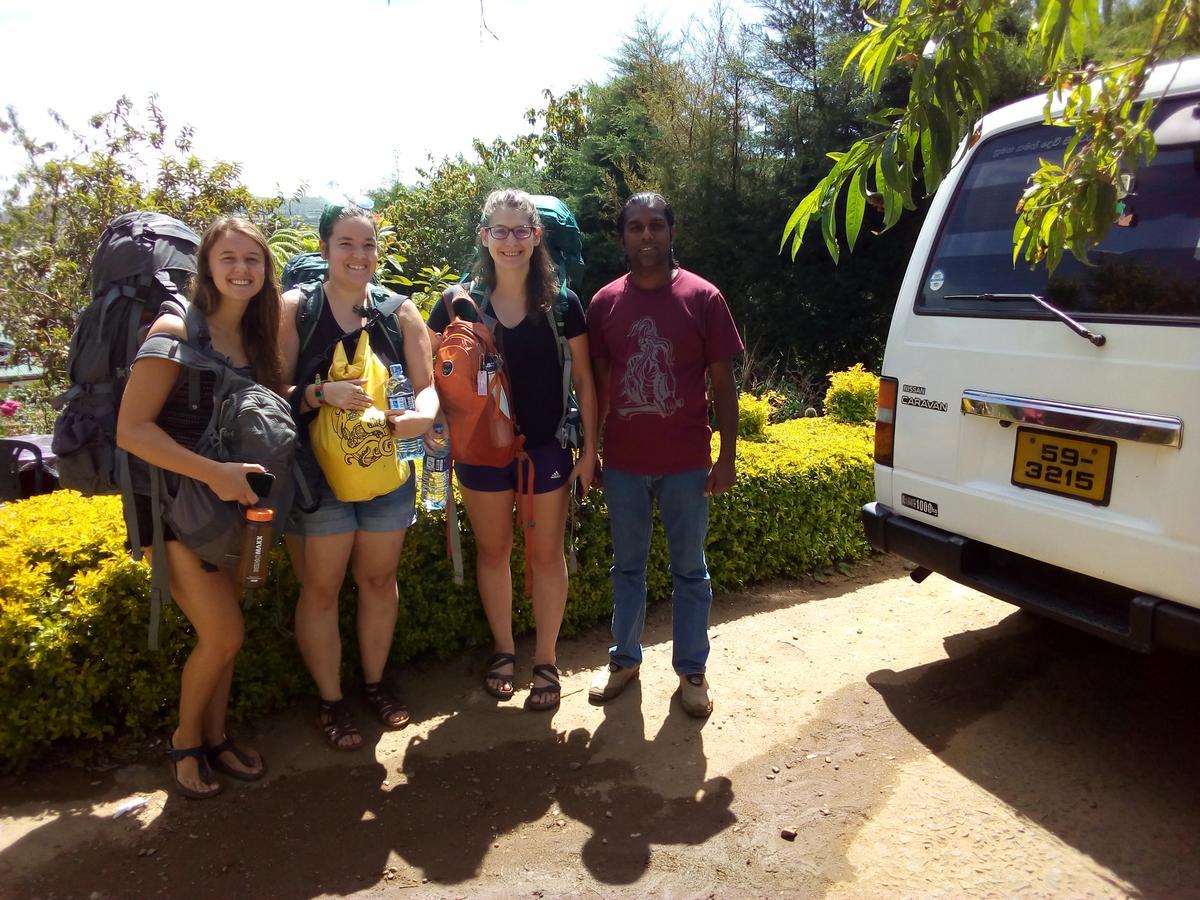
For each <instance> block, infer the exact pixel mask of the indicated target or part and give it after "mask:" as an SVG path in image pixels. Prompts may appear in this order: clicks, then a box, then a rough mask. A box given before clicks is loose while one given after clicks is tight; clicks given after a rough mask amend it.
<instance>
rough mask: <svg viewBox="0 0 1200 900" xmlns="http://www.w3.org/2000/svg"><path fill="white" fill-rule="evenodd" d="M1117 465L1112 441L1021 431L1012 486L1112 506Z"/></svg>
mask: <svg viewBox="0 0 1200 900" xmlns="http://www.w3.org/2000/svg"><path fill="white" fill-rule="evenodd" d="M1116 461H1117V445H1116V444H1115V443H1114V442H1112V441H1101V440H1095V439H1093V438H1079V437H1068V436H1067V435H1065V434H1060V433H1058V432H1054V431H1040V430H1038V429H1036V428H1018V429H1017V446H1016V450H1015V451H1014V453H1013V468H1012V483H1013V484H1016V485H1019V486H1021V487H1026V488H1033V489H1034V490H1037V491H1046V492H1047V493H1050V494H1058V495H1059V496H1060V497H1071V498H1073V499H1075V500H1084V501H1086V502H1088V503H1095V504H1096V505H1097V506H1108V499H1109V495H1110V494H1111V493H1112V474H1113V465H1114V464H1115V463H1116Z"/></svg>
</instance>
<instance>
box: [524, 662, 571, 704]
mask: <svg viewBox="0 0 1200 900" xmlns="http://www.w3.org/2000/svg"><path fill="white" fill-rule="evenodd" d="M561 674H562V673H561V672H559V671H558V666H556V665H554V663H540V664H538V665H536V666H534V667H533V676H534V677H535V678H536V677H537V676H538V675H541V676H542V677H543V678H544V679H546V680H547V681H549V682H550V683H549V684H544V685H541V686H540V687H539V686H536V685H535V686H533V687H530V688H529V699H528V700H526V701H525V708H526V709H532V710H536V711H537V712H545V711H547V710H551V709H557V708H558V703H559V701H560V700H561V699H562V684H561V683H560V682H559V680H558V679H559V676H560V675H561ZM546 694H553V695H554V702H553V703H534V702H533V700H534V699H537V698H540V697H544V696H545V695H546Z"/></svg>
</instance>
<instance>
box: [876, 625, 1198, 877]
mask: <svg viewBox="0 0 1200 900" xmlns="http://www.w3.org/2000/svg"><path fill="white" fill-rule="evenodd" d="M945 648H946V651H947V653H948V655H949V658H948V659H945V660H940V661H938V662H934V663H930V664H928V665H924V666H919V667H916V668H913V669H909V670H906V671H902V672H893V671H891V670H881V671H877V672H874V673H872V674H871V675H870V676H869V678H868V682H869V683H870V684H871V686H872V687H874V688H875V689H876V690H877V691H878V692H879V694H880V695H881V696H882V697H883V699H884V701H885V702H886V704H887V706H888V708H889V709H890V710H891V712H892V714H893V715H894V716H895V717H896V720H897V721H898V722H899V723H900V725H901V726H903V727H904V728H905V729H907V731H908V732H909V733H911V734H912V735H913V736H914V737H915V738H917V739H918V740H919V741H921V743H923V744H924V745H925V746H926V747H928V748H929V749H930V750H931V751H932V752H934V753H935V754H937V756H938V757H939V758H940V759H942V760H943V761H944V762H946V763H948V764H949V765H951V766H953V767H954V768H955V769H956V770H958V771H959V772H960V773H961V774H963V775H964V776H966V777H967V778H969V779H971V780H972V781H973V782H975V783H976V784H978V785H980V786H981V787H983V788H985V789H986V790H988V791H989V792H991V793H992V794H994V795H995V796H997V797H999V798H1000V799H1001V800H1003V801H1004V802H1006V803H1007V804H1009V805H1010V806H1012V807H1013V808H1014V809H1015V810H1017V811H1018V812H1019V813H1020V814H1021V815H1023V816H1025V817H1027V818H1029V819H1030V820H1031V821H1032V822H1034V823H1036V824H1037V825H1039V826H1041V827H1042V828H1045V829H1047V830H1048V831H1050V832H1052V833H1054V834H1055V835H1056V836H1057V837H1058V838H1060V839H1061V840H1062V841H1064V842H1066V843H1067V844H1069V845H1070V846H1072V847H1075V848H1076V849H1078V850H1079V851H1081V852H1082V853H1085V854H1087V855H1088V856H1090V857H1091V858H1093V859H1094V860H1096V861H1097V862H1098V863H1100V864H1101V865H1102V866H1104V867H1106V868H1108V869H1110V870H1112V871H1113V872H1114V873H1116V874H1117V875H1118V876H1119V877H1120V878H1122V879H1124V880H1125V881H1127V882H1128V883H1129V884H1131V885H1134V886H1135V887H1136V888H1137V890H1139V891H1141V892H1142V893H1144V894H1145V895H1146V896H1172V897H1179V896H1200V855H1197V854H1196V852H1195V849H1196V835H1197V834H1200V765H1197V760H1198V759H1200V679H1198V678H1197V675H1198V674H1200V661H1198V660H1196V659H1194V658H1189V657H1182V656H1176V655H1172V654H1167V653H1160V654H1158V655H1155V656H1141V655H1137V654H1135V653H1132V652H1129V651H1126V650H1123V649H1121V648H1118V647H1115V646H1112V645H1109V644H1107V643H1104V642H1101V641H1098V640H1095V639H1093V638H1090V637H1087V636H1084V635H1082V634H1079V633H1077V632H1075V631H1073V630H1071V629H1067V628H1064V627H1062V626H1058V625H1056V624H1054V623H1051V622H1048V621H1044V620H1041V619H1039V618H1037V617H1036V616H1033V615H1032V614H1029V613H1014V614H1013V615H1012V616H1010V617H1009V618H1008V619H1006V620H1004V621H1003V622H1001V623H1000V624H998V625H996V626H994V627H992V628H988V629H984V630H980V631H972V632H966V633H963V634H959V635H955V636H953V637H950V638H947V639H946V641H945Z"/></svg>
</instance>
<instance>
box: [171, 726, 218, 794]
mask: <svg viewBox="0 0 1200 900" xmlns="http://www.w3.org/2000/svg"><path fill="white" fill-rule="evenodd" d="M189 758H190V759H195V760H196V768H197V769H198V770H199V772H200V780H201V781H202V782H203V783H204V784H207V785H208V786H209V789H208V790H206V791H198V790H196V789H195V788H190V787H188V786H187V785H186V784H184V783H183V782H181V781H180V780H179V764H180V763H181V762H183V760H185V759H189ZM167 759H168V760H169V761H170V763H171V777H172V778H173V779H175V790H177V791H178V792H179V793H181V794H182V795H183V796H185V797H187V798H188V799H189V800H208V799H210V798H212V797H215V796H217V794H219V793H221V783H220V782H219V781H214V780H213V774H212V769H210V768H209V767H208V760H207V759H205V756H204V747H202V746H201V747H182V748H180V749H176V748H175V745H174V744H173V743H172V742H171V738H167Z"/></svg>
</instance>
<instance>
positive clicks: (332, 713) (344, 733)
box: [317, 699, 363, 751]
mask: <svg viewBox="0 0 1200 900" xmlns="http://www.w3.org/2000/svg"><path fill="white" fill-rule="evenodd" d="M317 727H318V728H320V729H321V731H322V732H323V733H324V734H325V740H326V741H327V742H328V743H329V746H330V747H332V748H333V749H334V750H346V751H350V750H358V749H359V748H361V747H362V745H363V740H362V735H361V734H359V731H358V728H357V727H355V725H354V717H353V716H351V715H350V704H349V703H347V702H346V701H345V699H342V700H321V701H320V702H319V703H318V704H317ZM348 737H357V738H358V742H357V743H351V744H344V743H342V739H343V738H348Z"/></svg>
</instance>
